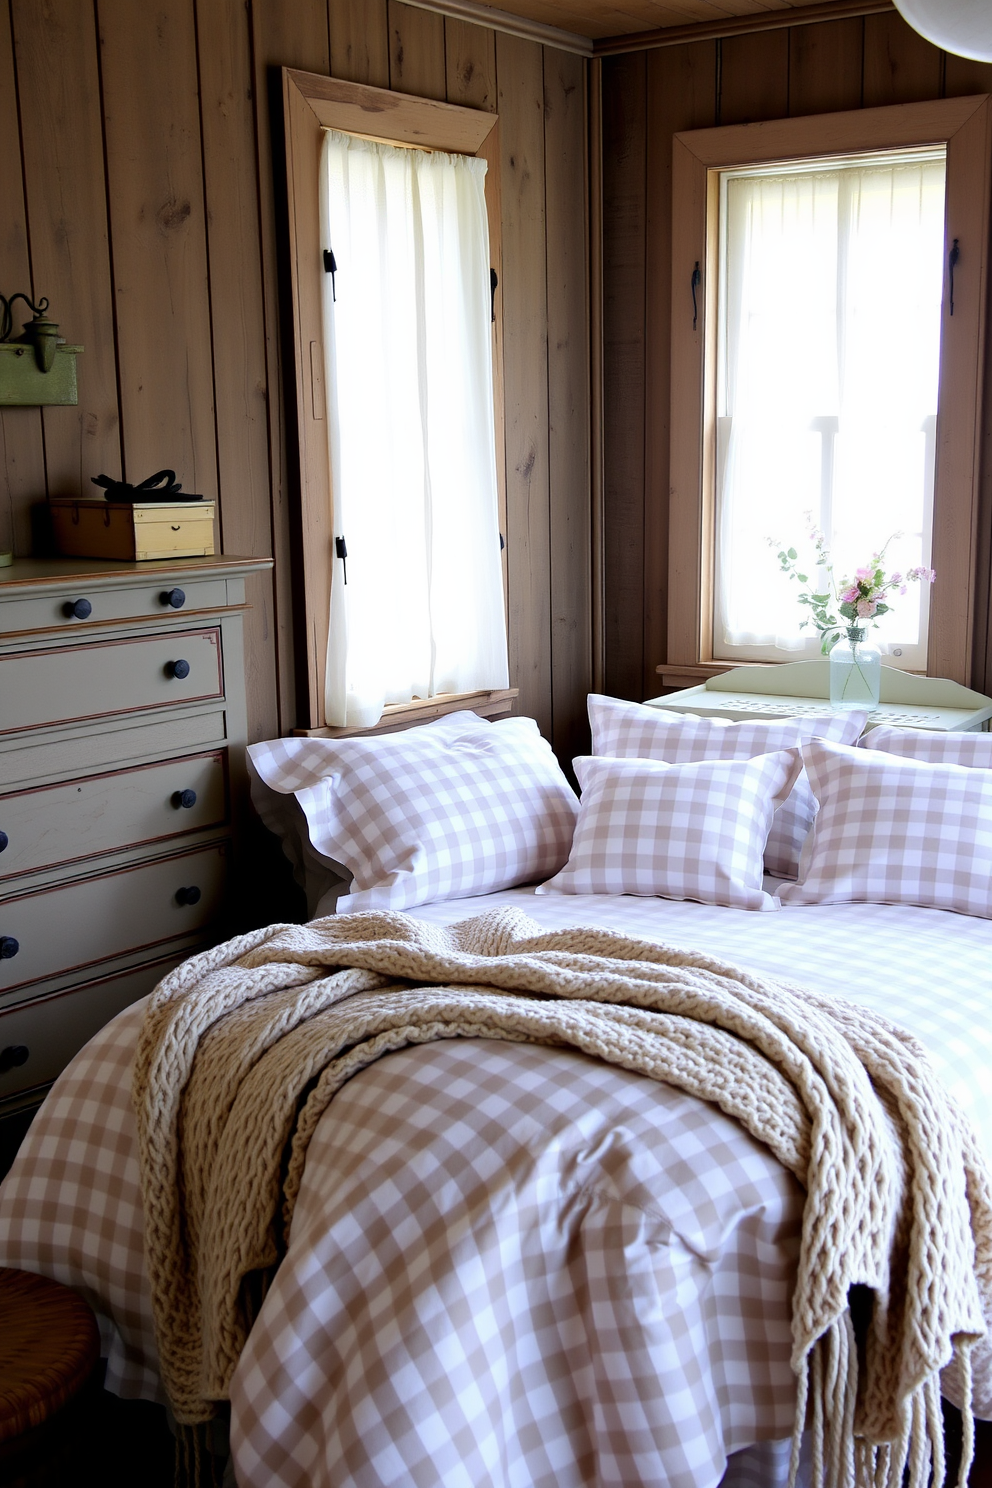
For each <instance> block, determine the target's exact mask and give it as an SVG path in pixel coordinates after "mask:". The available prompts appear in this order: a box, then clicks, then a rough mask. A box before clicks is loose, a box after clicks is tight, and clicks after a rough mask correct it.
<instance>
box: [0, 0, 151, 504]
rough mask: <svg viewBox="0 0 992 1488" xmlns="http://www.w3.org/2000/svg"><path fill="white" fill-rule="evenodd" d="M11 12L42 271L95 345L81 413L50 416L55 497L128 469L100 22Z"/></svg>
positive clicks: (80, 10)
mask: <svg viewBox="0 0 992 1488" xmlns="http://www.w3.org/2000/svg"><path fill="white" fill-rule="evenodd" d="M12 15H13V21H14V44H15V48H16V54H17V73H18V80H19V91H20V114H21V128H22V137H23V152H24V176H25V190H26V193H27V202H28V217H29V220H30V222H31V267H32V272H33V275H34V280H35V283H36V285H37V288H38V292H39V293H40V294H44V295H47V296H48V298H49V300H50V301H51V310H50V314H51V315H52V317H53V319H55V320H57V321H59V322H60V326H61V330H62V334H63V335H64V336H65V337H66V340H67V341H69V342H70V343H76V344H81V345H82V346H83V347H84V348H85V350H84V353H83V356H82V357H81V358H80V360H79V362H78V364H77V372H78V379H79V403H78V405H77V406H76V407H75V408H46V409H45V410H44V411H43V413H42V421H43V425H44V433H45V465H46V472H47V489H48V494H49V495H51V496H66V495H70V496H71V495H76V494H78V493H79V491H81V490H82V491H86V490H88V489H89V486H90V477H91V476H94V475H99V474H100V472H101V471H107V472H108V473H109V474H110V475H117V476H119V475H120V470H121V447H120V420H119V415H118V406H117V364H116V358H115V354H114V334H113V296H112V292H111V284H110V254H109V234H108V227H107V191H106V182H105V179H104V168H103V128H102V120H101V117H100V78H99V68H98V64H97V39H96V26H95V24H94V19H93V11H92V9H91V8H90V7H89V6H81V5H79V4H78V3H76V0H14V4H13V6H12ZM146 474H150V472H147V471H146Z"/></svg>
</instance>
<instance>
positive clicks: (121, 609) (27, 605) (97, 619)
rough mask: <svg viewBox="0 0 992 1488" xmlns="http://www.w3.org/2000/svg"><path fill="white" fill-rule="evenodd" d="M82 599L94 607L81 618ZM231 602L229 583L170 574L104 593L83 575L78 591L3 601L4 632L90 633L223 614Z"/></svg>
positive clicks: (0, 628) (0, 613)
mask: <svg viewBox="0 0 992 1488" xmlns="http://www.w3.org/2000/svg"><path fill="white" fill-rule="evenodd" d="M80 600H82V601H83V604H82V605H81V606H80V608H81V609H82V610H84V611H85V610H86V607H87V606H89V612H88V613H85V614H82V615H76V614H75V613H74V612H73V611H74V607H75V606H76V605H77V604H78V602H79V601H80ZM173 601H175V602H174V603H173ZM228 602H229V601H228V593H227V581H226V580H225V579H190V577H189V576H188V575H185V576H184V575H182V574H180V575H179V576H178V577H177V576H176V575H174V574H172V575H170V574H165V575H164V576H161V577H159V578H157V579H155V580H154V581H152V580H151V579H149V581H148V583H147V584H141V585H135V586H134V587H133V588H130V587H129V588H123V587H120V586H118V587H115V588H111V589H105V588H100V587H99V586H98V585H97V584H94V583H93V582H92V580H90V579H88V578H87V576H86V575H85V574H82V575H80V578H79V582H78V584H77V585H76V586H75V588H72V589H68V590H66V589H62V590H61V591H60V592H59V593H57V594H46V595H35V596H32V597H30V598H27V597H26V598H24V599H15V598H13V597H10V598H8V597H7V596H4V602H3V607H2V609H0V631H2V633H3V634H4V635H17V634H19V633H21V632H28V631H35V630H64V631H79V630H84V631H85V630H88V629H91V628H92V627H93V626H94V625H106V624H115V623H119V622H120V621H122V620H147V619H148V618H149V617H151V618H153V619H161V618H162V617H163V616H169V617H172V616H177V615H182V614H184V613H187V612H188V611H190V610H219V609H223V608H224V607H225V606H226V605H227V604H228Z"/></svg>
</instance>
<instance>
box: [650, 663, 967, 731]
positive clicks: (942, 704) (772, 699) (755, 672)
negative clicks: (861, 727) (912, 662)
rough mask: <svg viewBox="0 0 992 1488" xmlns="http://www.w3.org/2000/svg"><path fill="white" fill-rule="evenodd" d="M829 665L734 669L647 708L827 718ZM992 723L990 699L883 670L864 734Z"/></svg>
mask: <svg viewBox="0 0 992 1488" xmlns="http://www.w3.org/2000/svg"><path fill="white" fill-rule="evenodd" d="M829 698H830V662H829V661H828V660H827V659H826V658H824V660H822V661H789V662H785V663H783V664H782V665H781V666H768V667H754V666H742V667H734V668H733V669H732V670H731V671H729V672H724V673H723V674H722V675H721V676H719V677H710V678H709V680H708V681H707V682H705V683H703V684H702V685H701V686H699V687H686V688H684V689H682V691H680V692H669V693H667V694H666V695H665V696H664V697H657V698H647V699H646V702H645V706H646V707H649V708H671V709H672V710H673V711H674V712H676V713H695V714H698V715H700V716H701V717H705V718H728V719H732V720H734V721H736V722H739V721H740V720H742V719H745V718H796V717H802V716H803V714H808V713H829V712H830V711H831V710H830V702H829ZM990 718H992V698H988V697H985V696H984V695H983V694H982V693H980V692H972V690H971V689H970V688H968V687H962V686H961V685H960V684H959V683H957V682H950V681H948V680H947V679H946V678H945V677H919V676H917V675H916V674H915V673H914V672H901V671H899V670H898V669H897V668H896V667H886V666H883V667H882V686H881V694H880V699H879V705H878V707H877V708H876V709H875V711H874V712H872V713H871V714H869V717H868V725H867V728H866V730H865V732H866V733H867V732H868V730H869V729H872V728H874V727H875V726H876V725H877V724H880V723H886V724H892V725H895V726H900V725H901V726H902V727H903V728H918V729H936V730H938V731H940V732H949V733H959V732H977V731H978V730H980V729H982V728H983V727H984V726H985V725H986V724H987V723H988V720H989V719H990Z"/></svg>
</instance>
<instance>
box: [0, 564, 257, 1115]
mask: <svg viewBox="0 0 992 1488" xmlns="http://www.w3.org/2000/svg"><path fill="white" fill-rule="evenodd" d="M269 566H270V564H269V562H268V561H266V560H254V559H239V558H196V559H190V558H187V559H180V560H174V561H173V562H171V563H164V562H163V563H121V562H112V561H109V560H98V559H82V558H79V559H52V560H24V561H19V562H15V563H14V564H13V565H12V566H11V567H8V568H2V569H0V1118H2V1117H3V1116H5V1115H7V1114H10V1113H11V1112H15V1111H17V1110H18V1109H19V1108H21V1107H23V1106H26V1105H30V1104H32V1103H33V1102H34V1101H36V1100H37V1099H38V1096H39V1094H40V1093H42V1092H43V1090H44V1087H46V1086H47V1084H48V1083H49V1082H50V1081H51V1080H53V1079H54V1077H55V1076H56V1075H57V1074H58V1073H59V1071H60V1070H61V1069H62V1068H63V1067H64V1066H65V1064H66V1063H67V1062H68V1061H69V1059H70V1058H71V1057H72V1055H73V1054H74V1053H75V1052H76V1051H77V1050H78V1049H79V1048H80V1047H81V1046H82V1045H83V1044H84V1043H85V1042H86V1040H87V1039H88V1038H89V1037H90V1035H91V1034H93V1033H94V1032H95V1031H96V1030H97V1029H98V1028H99V1027H101V1025H102V1024H104V1023H105V1022H106V1021H107V1020H108V1019H109V1018H111V1017H113V1015H114V1014H115V1013H117V1012H118V1011H119V1010H120V1009H121V1008H123V1007H125V1006H126V1005H127V1004H128V1003H130V1002H133V1001H134V1000H135V999H136V998H138V997H141V996H143V995H144V994H145V993H146V992H149V991H150V990H151V989H152V987H153V986H154V985H155V983H156V982H157V981H158V979H159V978H160V977H161V976H162V975H163V974H164V973H165V972H166V971H167V970H168V969H169V968H170V967H172V966H174V965H176V963H177V962H179V961H180V960H182V959H183V958H184V957H185V956H187V955H189V954H190V953H191V952H192V951H194V950H197V949H199V948H200V947H201V946H203V945H205V944H207V943H208V942H209V941H210V940H211V939H213V938H216V937H217V936H218V935H219V934H221V933H223V932H224V930H225V929H226V926H225V925H224V914H225V907H226V906H225V899H226V896H227V892H228V887H229V878H230V871H229V870H230V866H231V861H232V854H233V852H234V847H235V843H236V841H237V836H238V816H239V812H240V810H241V809H242V803H243V802H244V801H245V800H246V799H247V796H246V791H245V788H244V745H245V742H246V724H245V696H244V686H245V684H244V661H243V648H242V636H241V625H242V612H243V610H244V609H245V602H244V580H245V576H246V574H249V573H252V572H254V571H256V570H258V569H259V568H266V567H269Z"/></svg>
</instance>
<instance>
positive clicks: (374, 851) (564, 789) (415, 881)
mask: <svg viewBox="0 0 992 1488" xmlns="http://www.w3.org/2000/svg"><path fill="white" fill-rule="evenodd" d="M248 753H249V756H250V758H251V762H252V765H253V767H254V769H255V771H256V772H257V774H258V775H259V777H260V778H261V779H262V780H263V781H264V783H265V784H266V785H267V786H269V788H270V789H272V790H276V791H281V792H284V793H290V792H292V793H293V794H294V795H295V796H296V799H297V801H298V802H299V803H300V806H301V807H302V808H303V812H304V815H305V817H306V820H307V827H308V831H309V837H310V843H311V844H312V846H313V848H314V849H315V850H316V851H317V852H318V853H320V854H321V855H322V856H323V857H325V858H328V859H334V860H336V861H337V862H339V863H341V864H343V865H344V868H345V869H346V871H347V872H348V873H349V874H350V875H351V878H352V885H351V892H350V893H348V894H343V895H342V896H341V897H340V898H339V899H338V901H337V909H338V912H339V913H342V912H344V913H348V912H350V911H352V910H358V909H407V908H410V907H411V906H413V905H416V904H430V903H431V902H432V901H433V900H436V899H460V898H462V897H467V896H469V895H472V894H488V893H491V892H492V891H494V890H496V889H506V888H511V887H512V886H513V885H514V884H521V883H533V882H535V880H537V879H540V878H543V877H545V875H546V874H548V873H553V872H554V871H555V870H556V869H557V868H560V867H561V865H562V863H564V862H565V859H566V858H567V857H568V849H569V846H570V844H571V841H572V829H573V826H574V823H575V817H576V813H577V812H578V804H579V803H578V801H577V800H576V798H575V792H574V791H573V790H572V788H571V786H570V785H569V783H568V781H567V780H566V779H565V777H564V775H563V774H562V772H561V770H560V769H559V766H558V762H557V760H556V759H555V757H554V755H553V754H552V752H551V746H550V745H549V744H547V743H546V742H545V740H544V739H542V738H541V735H540V732H539V731H538V727H537V724H536V723H535V722H534V720H533V719H532V718H507V719H502V720H500V722H498V723H489V722H487V721H486V720H485V719H482V718H479V717H478V716H477V715H476V714H475V713H452V714H449V715H448V716H447V717H446V718H439V719H437V720H436V721H435V722H434V723H428V724H424V725H422V726H421V727H420V728H412V729H407V730H406V731H405V732H403V733H397V734H379V735H371V736H367V737H364V738H357V739H272V740H269V741H267V742H266V743H264V744H253V745H251V746H250V748H249V751H248Z"/></svg>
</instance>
